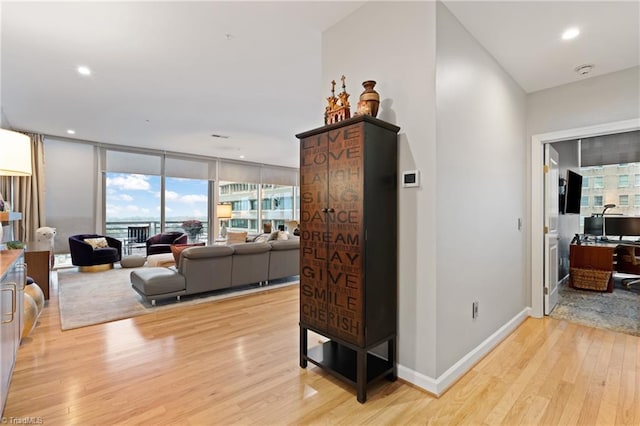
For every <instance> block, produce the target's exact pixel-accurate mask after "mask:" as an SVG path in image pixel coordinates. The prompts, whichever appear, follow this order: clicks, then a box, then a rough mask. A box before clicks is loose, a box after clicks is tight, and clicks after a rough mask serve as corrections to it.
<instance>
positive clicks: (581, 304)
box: [550, 279, 640, 336]
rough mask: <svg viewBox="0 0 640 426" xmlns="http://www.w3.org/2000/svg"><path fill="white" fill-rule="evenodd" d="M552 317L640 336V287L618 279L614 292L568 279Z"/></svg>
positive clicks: (562, 285) (563, 285)
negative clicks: (579, 285)
mask: <svg viewBox="0 0 640 426" xmlns="http://www.w3.org/2000/svg"><path fill="white" fill-rule="evenodd" d="M558 291H559V295H558V304H557V305H556V307H555V309H554V310H553V311H552V312H551V315H550V317H552V318H557V319H563V320H567V321H571V322H577V323H580V324H584V325H588V326H591V327H596V328H604V329H607V330H612V331H617V332H620V333H626V334H631V335H633V336H640V288H639V287H638V286H637V285H636V286H635V287H634V286H632V287H630V288H626V287H624V286H623V285H622V283H621V282H620V280H619V279H616V280H615V287H614V289H613V293H601V292H595V291H588V290H579V289H574V288H571V287H569V285H568V284H567V283H566V282H564V283H562V284H561V285H560V286H559V287H558Z"/></svg>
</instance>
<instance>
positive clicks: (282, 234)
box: [276, 231, 289, 241]
mask: <svg viewBox="0 0 640 426" xmlns="http://www.w3.org/2000/svg"><path fill="white" fill-rule="evenodd" d="M288 239H289V234H287V232H286V231H278V236H277V237H276V240H278V241H284V240H288Z"/></svg>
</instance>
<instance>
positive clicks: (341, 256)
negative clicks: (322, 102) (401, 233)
mask: <svg viewBox="0 0 640 426" xmlns="http://www.w3.org/2000/svg"><path fill="white" fill-rule="evenodd" d="M327 137H328V143H329V148H328V159H329V164H328V166H329V173H328V178H329V185H328V186H329V197H328V198H329V203H328V206H327V208H328V210H327V226H328V236H329V238H328V250H327V262H328V270H327V295H328V310H329V313H328V329H329V332H330V333H332V334H333V335H335V336H338V337H340V338H341V339H344V340H346V341H347V342H350V343H353V344H356V345H359V346H362V345H364V320H363V313H364V312H363V306H364V303H363V296H364V295H363V293H364V292H363V287H364V277H363V268H362V264H363V249H362V247H363V232H362V230H363V220H362V219H363V213H364V212H363V198H362V196H363V179H364V176H363V175H364V164H363V159H364V143H363V141H364V131H363V123H357V124H353V125H350V126H346V127H343V128H341V129H337V130H334V131H329V132H328V136H327Z"/></svg>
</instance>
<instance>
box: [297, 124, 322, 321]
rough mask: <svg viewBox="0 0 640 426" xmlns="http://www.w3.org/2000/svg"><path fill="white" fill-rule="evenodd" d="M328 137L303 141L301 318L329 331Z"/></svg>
mask: <svg viewBox="0 0 640 426" xmlns="http://www.w3.org/2000/svg"><path fill="white" fill-rule="evenodd" d="M327 146H328V138H327V134H326V133H322V134H319V135H315V136H311V137H308V138H305V139H302V140H301V144H300V321H302V322H303V323H305V324H306V325H308V326H310V327H314V328H316V329H317V330H318V331H320V332H326V330H327V321H328V309H327V298H328V294H327V243H328V238H329V237H328V235H327V234H328V232H327V213H326V212H327V204H328V179H327V173H328V161H329V160H328V152H327Z"/></svg>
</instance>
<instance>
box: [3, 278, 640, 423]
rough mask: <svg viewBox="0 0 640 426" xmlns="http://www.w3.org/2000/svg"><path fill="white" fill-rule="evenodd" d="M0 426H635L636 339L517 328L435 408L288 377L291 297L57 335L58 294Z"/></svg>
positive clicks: (389, 391) (638, 407)
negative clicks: (16, 422) (39, 425)
mask: <svg viewBox="0 0 640 426" xmlns="http://www.w3.org/2000/svg"><path fill="white" fill-rule="evenodd" d="M51 297H52V298H51V300H50V301H49V304H48V306H47V307H46V308H45V311H44V313H43V315H42V316H41V317H40V321H39V324H38V326H37V327H36V329H35V330H34V331H33V332H32V334H31V335H30V336H29V337H28V338H27V339H25V341H24V342H23V343H22V345H21V347H20V350H19V353H18V360H17V363H16V366H15V371H14V374H13V379H12V382H11V388H10V391H9V396H8V400H7V404H6V408H5V411H4V417H5V418H6V419H9V420H11V419H10V418H11V417H13V418H16V419H24V418H35V419H32V420H35V421H40V420H41V421H42V422H43V423H44V424H45V425H73V424H100V425H111V424H138V423H146V424H153V425H159V424H195V425H209V424H216V425H218V424H219V425H228V424H259V425H269V424H349V425H352V424H367V423H371V424H425V423H432V424H441V425H451V424H469V425H476V424H487V425H499V424H505V425H523V424H530V425H536V424H540V425H555V424H559V425H573V424H581V425H583V424H585V425H586V424H597V425H640V338H638V337H633V336H628V335H624V334H618V333H612V332H607V331H603V330H598V329H593V328H588V327H583V326H580V325H576V324H571V323H567V322H564V321H558V320H554V319H548V318H545V319H531V318H530V319H528V320H527V321H525V322H524V323H523V324H522V325H521V326H520V327H519V328H518V329H517V330H516V331H515V332H514V333H513V334H512V335H510V336H509V337H508V338H507V339H506V340H505V341H504V342H503V343H502V344H500V345H499V346H498V347H497V348H496V349H495V350H494V351H492V352H491V353H490V354H489V355H488V356H486V357H485V358H484V359H483V360H482V361H481V362H479V363H478V364H477V365H476V366H475V367H474V368H473V369H472V370H471V371H470V372H469V373H467V374H466V375H465V376H464V377H463V378H462V379H461V380H460V381H459V382H458V383H456V384H455V385H454V386H453V387H452V388H451V389H450V390H449V391H448V392H447V393H445V394H444V396H442V397H441V398H439V399H436V398H434V397H433V396H431V395H429V394H427V393H425V392H423V391H421V390H419V389H417V388H415V387H413V386H411V385H409V384H407V383H404V382H402V381H401V380H398V381H396V382H394V383H390V382H379V383H378V384H377V385H374V386H373V387H371V388H370V390H369V392H368V398H369V399H368V401H367V403H366V404H363V405H361V404H359V403H358V402H357V401H356V398H355V391H354V389H353V388H351V387H349V386H347V385H344V384H343V383H342V382H340V381H338V380H336V379H334V378H332V377H331V376H328V375H327V374H326V373H324V372H323V371H321V370H319V369H318V368H316V367H313V366H311V365H310V366H309V367H308V368H307V369H306V370H303V369H301V368H300V367H299V366H298V326H297V323H298V288H297V287H289V288H284V289H279V290H274V291H271V292H268V293H265V294H258V295H253V296H250V297H246V298H237V299H232V300H228V301H221V302H216V303H211V304H202V305H197V306H192V307H188V308H179V309H176V310H171V311H165V312H160V313H157V314H149V315H145V316H140V317H136V318H132V319H128V320H122V321H117V322H112V323H108V324H103V325H96V326H91V327H85V328H81V329H76V330H69V331H65V332H62V331H60V322H59V316H58V305H57V298H56V290H55V288H54V289H53V291H52V296H51Z"/></svg>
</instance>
